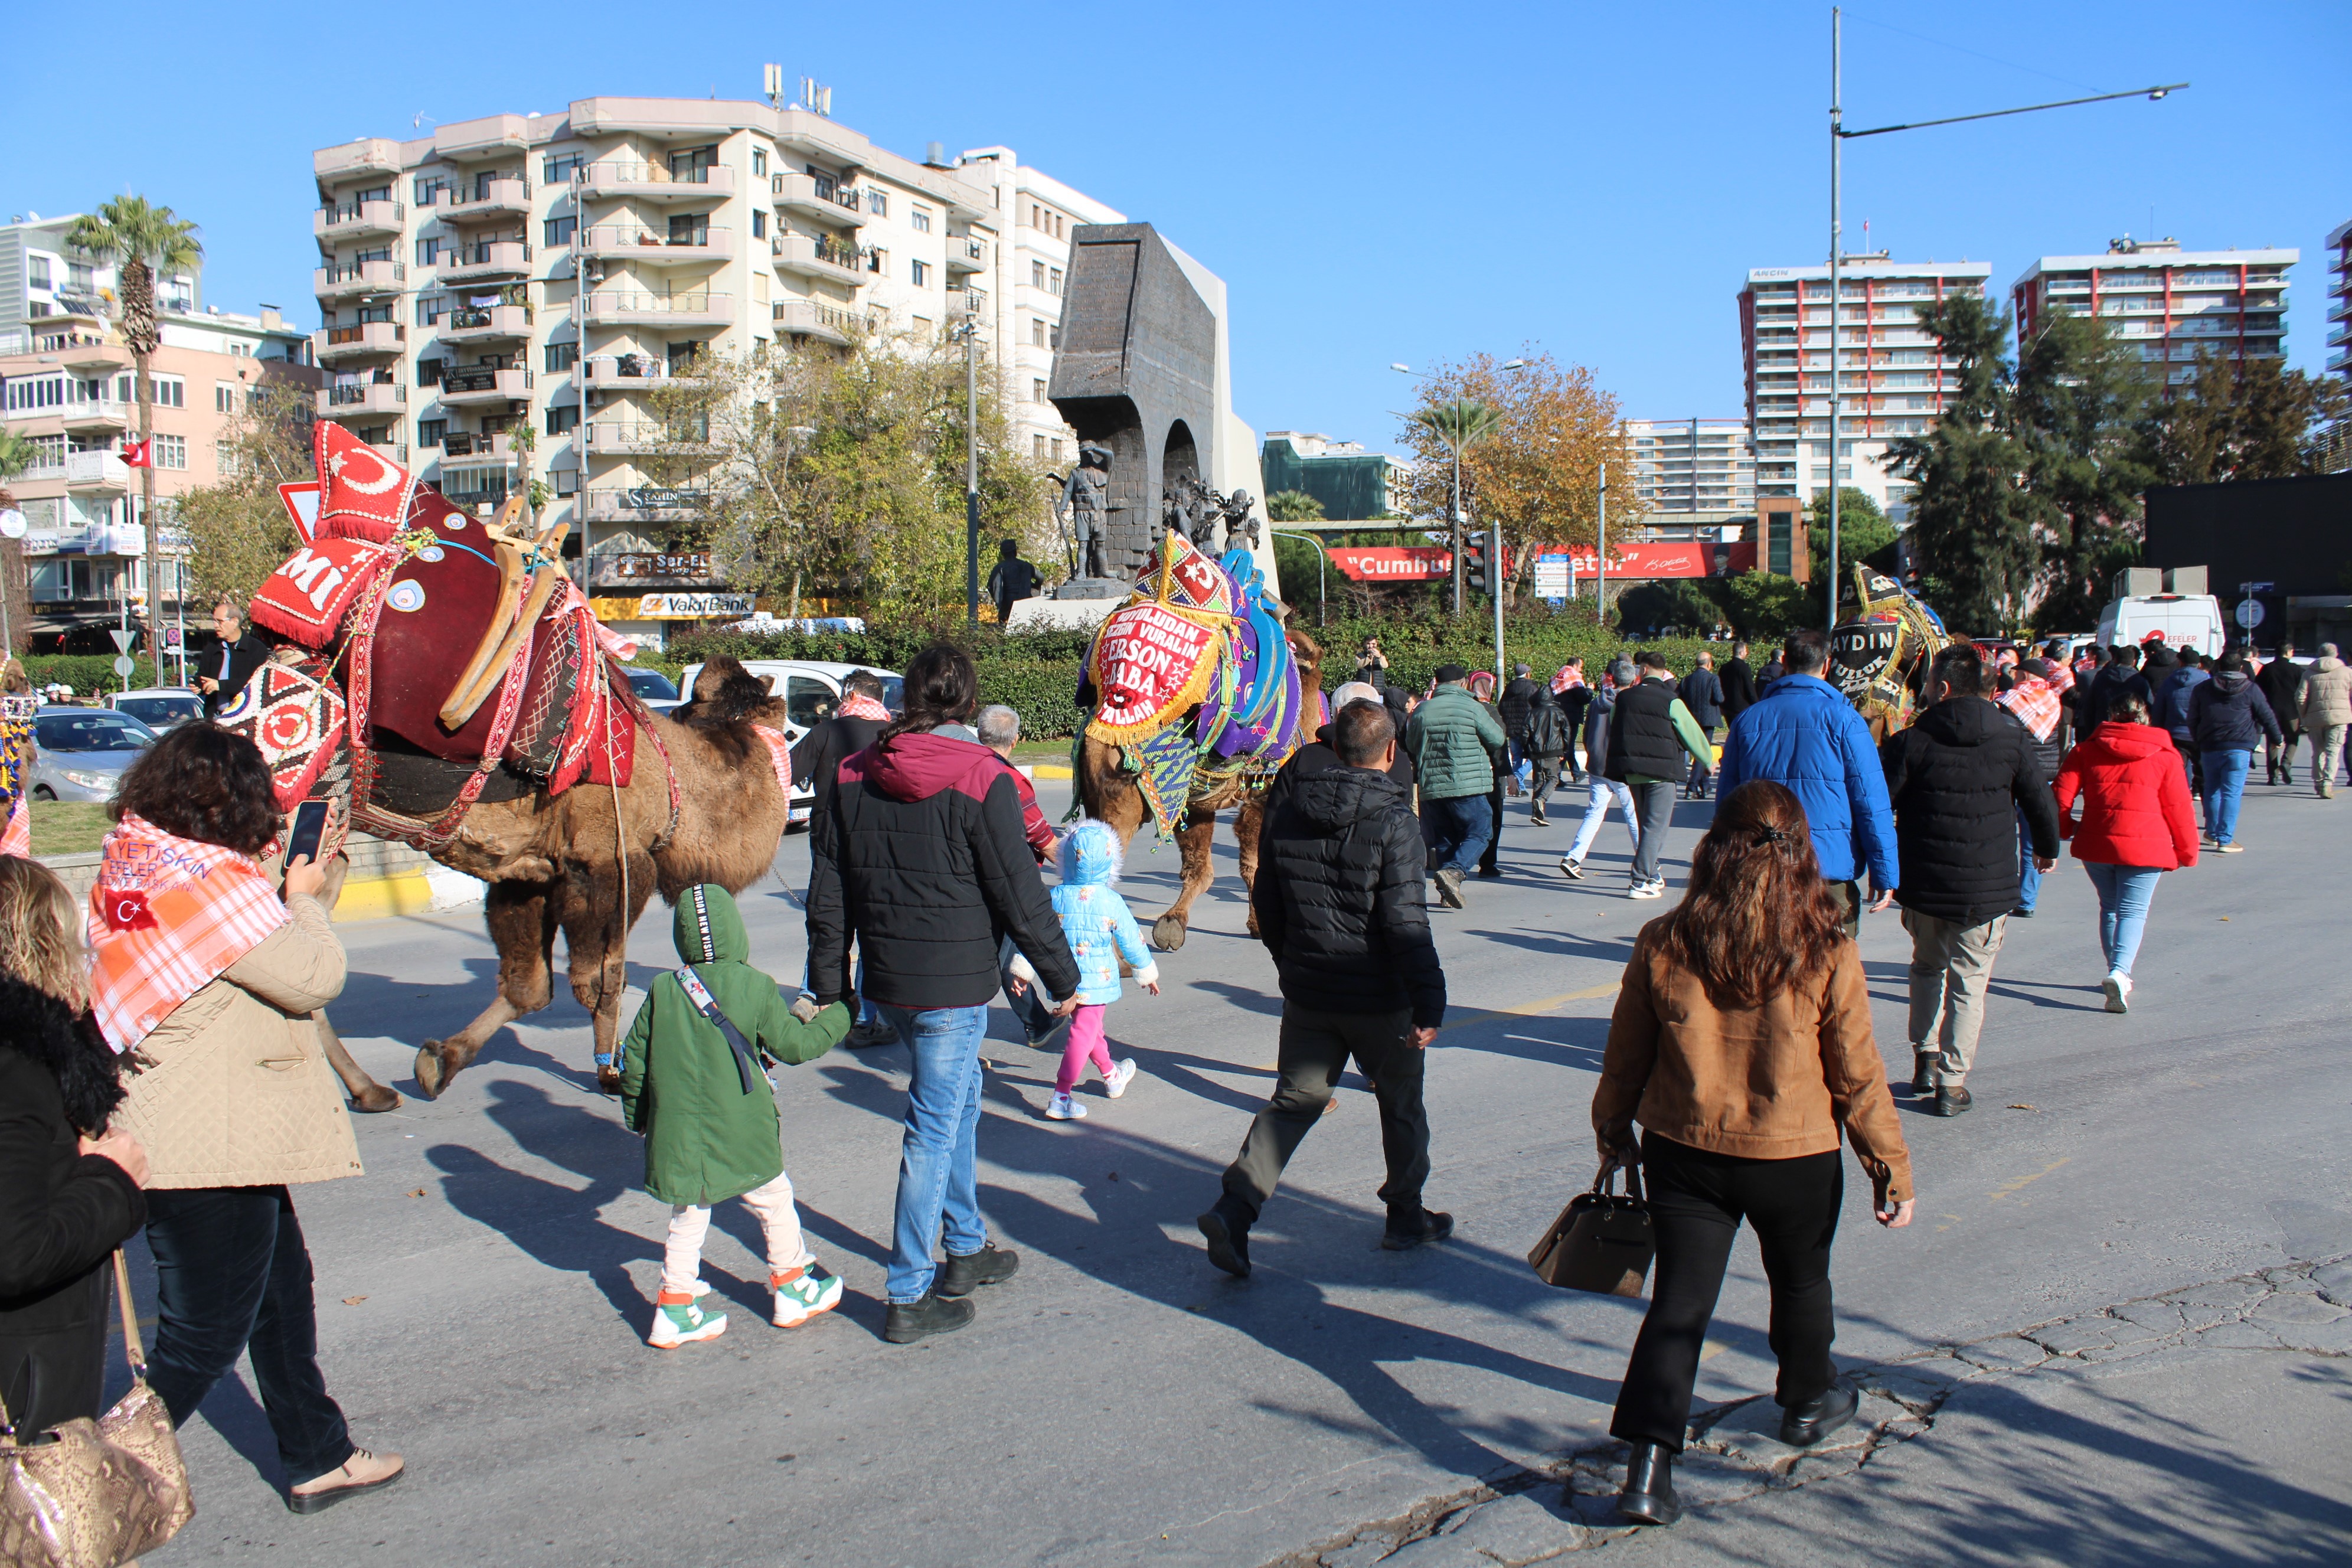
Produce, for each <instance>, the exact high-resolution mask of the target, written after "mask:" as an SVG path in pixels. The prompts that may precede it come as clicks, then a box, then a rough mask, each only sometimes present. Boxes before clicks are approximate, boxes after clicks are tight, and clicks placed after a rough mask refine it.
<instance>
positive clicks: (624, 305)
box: [588, 289, 735, 327]
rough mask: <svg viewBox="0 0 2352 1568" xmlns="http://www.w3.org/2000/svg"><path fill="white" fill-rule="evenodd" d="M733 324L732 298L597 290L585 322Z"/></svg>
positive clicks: (670, 325) (707, 325)
mask: <svg viewBox="0 0 2352 1568" xmlns="http://www.w3.org/2000/svg"><path fill="white" fill-rule="evenodd" d="M734 320H735V297H734V296H733V295H731V294H708V293H704V292H702V291H701V290H699V289H698V290H696V291H694V292H692V293H688V294H643V293H636V292H633V291H630V290H627V289H598V290H596V291H594V292H593V293H591V294H590V295H589V296H588V321H589V322H590V323H591V324H592V325H595V326H625V325H635V326H651V327H723V326H727V325H729V324H730V323H731V322H732V321H734Z"/></svg>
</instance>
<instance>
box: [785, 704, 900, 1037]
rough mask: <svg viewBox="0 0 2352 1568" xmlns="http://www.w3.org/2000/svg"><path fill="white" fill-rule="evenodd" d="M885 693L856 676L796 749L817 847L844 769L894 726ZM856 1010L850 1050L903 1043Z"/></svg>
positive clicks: (869, 1011) (879, 1020) (878, 1020)
mask: <svg viewBox="0 0 2352 1568" xmlns="http://www.w3.org/2000/svg"><path fill="white" fill-rule="evenodd" d="M882 692H883V687H882V678H881V677H880V676H878V675H877V674H875V673H874V672H873V671H872V670H870V669H857V670H852V671H851V672H850V674H849V678H848V679H845V680H844V681H843V682H842V683H841V707H840V708H839V709H838V710H835V713H834V715H833V717H832V718H830V719H827V720H825V721H824V722H823V723H821V724H818V725H817V726H816V727H815V728H814V729H812V730H811V731H809V732H808V733H807V734H805V735H803V736H802V737H801V740H800V744H799V745H797V746H794V747H793V758H792V763H793V777H794V778H795V779H806V780H807V781H808V785H809V788H810V789H811V790H812V791H814V796H813V798H812V799H811V800H810V802H809V842H810V843H811V844H814V843H815V842H816V841H817V840H818V839H819V838H820V837H823V836H824V824H825V820H826V818H828V817H829V816H831V815H832V813H833V797H834V793H835V786H836V782H837V780H838V777H839V775H840V773H841V764H842V763H845V762H846V761H847V760H848V759H850V758H851V757H854V756H856V755H857V753H858V752H862V751H864V750H865V749H866V747H868V746H870V745H872V744H873V743H874V742H876V741H877V740H878V739H880V738H881V734H882V731H883V728H884V727H885V726H886V725H887V724H888V723H889V722H890V710H889V709H887V708H886V707H884V706H883V705H882ZM860 984H861V985H862V984H863V982H862V980H861V983H860ZM855 1010H856V1013H857V1015H858V1017H857V1022H856V1025H855V1026H852V1027H851V1029H850V1031H849V1037H848V1038H847V1039H845V1040H844V1041H842V1044H843V1045H844V1046H845V1047H848V1048H849V1049H850V1050H853V1051H862V1050H866V1049H869V1048H871V1047H875V1046H887V1045H888V1044H889V1043H890V1042H891V1041H893V1040H895V1039H897V1038H898V1030H896V1029H894V1028H892V1027H891V1026H889V1024H888V1023H887V1021H886V1020H885V1019H884V1018H883V1016H882V1014H881V1011H880V1010H879V1009H878V1008H877V1007H876V1006H875V1005H873V1004H872V1003H871V1002H865V1001H861V1002H859V1003H858V1004H857V1006H856V1009H855Z"/></svg>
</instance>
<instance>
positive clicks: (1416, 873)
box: [1250, 768, 1445, 1028]
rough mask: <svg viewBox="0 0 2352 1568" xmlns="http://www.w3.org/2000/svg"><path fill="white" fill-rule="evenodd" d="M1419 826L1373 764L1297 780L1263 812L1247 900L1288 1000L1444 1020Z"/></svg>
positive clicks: (1422, 1022) (1429, 1022) (1335, 1009)
mask: <svg viewBox="0 0 2352 1568" xmlns="http://www.w3.org/2000/svg"><path fill="white" fill-rule="evenodd" d="M1426 883H1427V873H1426V869H1425V862H1424V860H1423V853H1422V843H1421V824H1420V823H1419V822H1417V821H1415V820H1414V818H1413V816H1412V812H1411V811H1409V810H1407V809H1406V806H1405V793H1404V791H1402V789H1399V788H1398V787H1397V786H1396V784H1395V783H1394V782H1393V781H1392V780H1391V779H1390V778H1388V777H1387V776H1386V775H1385V774H1382V773H1374V772H1372V771H1371V770H1370V769H1369V768H1339V769H1335V770H1333V771H1331V772H1328V773H1318V774H1315V775H1313V776H1311V777H1307V778H1303V779H1300V780H1299V781H1298V782H1297V784H1296V785H1295V786H1294V788H1293V789H1292V791H1291V794H1290V796H1289V798H1288V799H1287V800H1286V801H1285V802H1283V803H1282V805H1279V806H1278V807H1276V809H1275V810H1274V812H1273V813H1272V814H1271V815H1270V816H1268V817H1267V818H1266V823H1265V829H1264V831H1263V833H1262V834H1261V836H1260V837H1259V839H1258V852H1257V881H1256V884H1255V886H1254V887H1253V888H1252V889H1250V902H1251V905H1252V907H1253V909H1254V910H1255V912H1256V915H1257V929H1258V936H1259V938H1260V940H1262V941H1263V942H1265V946H1266V951H1267V952H1270V953H1272V954H1273V955H1274V964H1275V969H1276V972H1277V973H1279V974H1280V975H1281V977H1282V994H1283V997H1284V999H1285V1000H1286V1001H1291V1002H1296V1003H1297V1004H1298V1005H1300V1006H1302V1007H1315V1008H1319V1009H1321V1010H1323V1011H1325V1012H1328V1013H1393V1012H1397V1011H1399V1010H1401V1009H1403V1008H1407V1007H1410V1008H1412V1021H1413V1023H1414V1024H1415V1025H1417V1026H1422V1027H1424V1028H1434V1027H1436V1026H1438V1025H1440V1024H1442V1023H1444V1021H1445V972H1444V970H1443V969H1441V968H1440V967H1439V966H1438V963H1437V945H1436V943H1435V942H1432V941H1431V940H1430V935H1429V911H1428V909H1427V907H1426V905H1425V903H1424V901H1423V900H1424V899H1425V897H1426V893H1427V889H1426Z"/></svg>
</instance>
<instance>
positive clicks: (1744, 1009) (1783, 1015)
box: [1592, 779, 1912, 1524]
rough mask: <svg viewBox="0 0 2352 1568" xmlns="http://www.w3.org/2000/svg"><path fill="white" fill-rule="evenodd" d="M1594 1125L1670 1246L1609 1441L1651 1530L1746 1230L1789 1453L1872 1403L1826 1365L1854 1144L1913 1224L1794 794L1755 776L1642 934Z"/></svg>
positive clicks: (1879, 1066) (1862, 1018)
mask: <svg viewBox="0 0 2352 1568" xmlns="http://www.w3.org/2000/svg"><path fill="white" fill-rule="evenodd" d="M1636 1121H1638V1122H1640V1123H1641V1125H1642V1135H1641V1139H1640V1142H1639V1143H1638V1144H1637V1143H1636V1142H1635V1141H1634V1136H1633V1124H1634V1123H1635V1122H1636ZM1592 1127H1593V1131H1594V1132H1595V1133H1596V1134H1597V1136H1598V1138H1599V1142H1600V1145H1601V1170H1602V1171H1603V1173H1606V1172H1608V1171H1610V1170H1612V1169H1613V1168H1614V1167H1616V1166H1618V1165H1635V1164H1638V1165H1639V1166H1640V1167H1641V1169H1642V1171H1643V1174H1644V1176H1645V1178H1646V1185H1647V1187H1648V1197H1649V1204H1650V1213H1651V1216H1652V1221H1653V1226H1654V1235H1655V1237H1656V1238H1657V1274H1656V1278H1655V1279H1654V1282H1653V1286H1652V1289H1651V1296H1650V1310H1649V1314H1648V1315H1647V1316H1646V1317H1644V1318H1643V1320H1642V1331H1641V1335H1640V1337H1639V1338H1638V1339H1636V1340H1635V1341H1634V1343H1633V1362H1632V1363H1631V1364H1630V1365H1629V1366H1627V1367H1626V1369H1625V1381H1624V1384H1623V1385H1622V1388H1621V1390H1620V1392H1619V1394H1618V1396H1617V1414H1616V1418H1615V1419H1614V1420H1613V1421H1612V1423H1611V1424H1610V1428H1609V1429H1610V1431H1611V1432H1612V1434H1614V1435H1615V1436H1618V1437H1620V1438H1622V1439H1623V1440H1624V1441H1625V1442H1626V1443H1628V1444H1630V1445H1631V1446H1632V1449H1633V1453H1632V1458H1631V1460H1630V1462H1629V1464H1628V1465H1627V1468H1626V1473H1625V1489H1624V1491H1623V1492H1622V1494H1621V1495H1620V1497H1619V1498H1618V1500H1617V1506H1618V1510H1619V1511H1620V1512H1621V1513H1622V1514H1624V1515H1625V1517H1627V1518H1628V1519H1631V1520H1633V1521H1635V1522H1637V1523H1643V1524H1671V1523H1673V1522H1674V1521H1675V1519H1677V1518H1679V1517H1680V1516H1681V1513H1682V1508H1681V1505H1680V1503H1679V1502H1677V1501H1676V1500H1675V1490H1674V1475H1673V1471H1674V1457H1675V1455H1676V1454H1678V1453H1680V1452H1681V1451H1682V1447H1683V1436H1684V1430H1685V1425H1686V1424H1687V1423H1688V1421H1689V1419H1690V1402H1691V1387H1692V1385H1693V1384H1694V1383H1695V1382H1696V1379H1697V1376H1698V1358H1699V1347H1700V1344H1701V1343H1702V1342H1703V1341H1704V1340H1705V1339H1706V1326H1707V1321H1708V1320H1709V1319H1710V1318H1711V1317H1713V1316H1714V1313H1715V1301H1716V1297H1717V1294H1718V1293H1719V1292H1720V1291H1721V1289H1722V1288H1723V1271H1724V1266H1725V1264H1726V1263H1727V1260H1728V1259H1729V1258H1730V1256H1731V1243H1732V1238H1733V1237H1734V1236H1735V1235H1736V1234H1737V1233H1738V1229H1739V1223H1740V1221H1741V1220H1743V1219H1745V1220H1746V1221H1747V1222H1748V1224H1749V1225H1751V1226H1755V1228H1756V1238H1757V1242H1758V1245H1759V1247H1760V1248H1761V1250H1762V1252H1763V1256H1764V1274H1765V1278H1766V1279H1768V1280H1769V1281H1770V1283H1771V1289H1772V1321H1771V1344H1772V1350H1773V1353H1774V1354H1775V1355H1777V1356H1778V1357H1779V1358H1780V1384H1779V1387H1778V1389H1777V1391H1776V1394H1775V1397H1776V1399H1777V1400H1778V1401H1779V1403H1780V1407H1781V1410H1782V1412H1783V1415H1782V1416H1781V1422H1780V1440H1781V1441H1782V1442H1784V1443H1787V1444H1789V1445H1790V1446H1791V1447H1808V1446H1810V1445H1811V1444H1814V1443H1818V1442H1819V1441H1821V1439H1822V1437H1824V1436H1827V1435H1828V1434H1829V1433H1831V1432H1832V1431H1834V1430H1836V1429H1837V1428H1838V1427H1840V1426H1843V1425H1844V1424H1845V1423H1846V1422H1847V1421H1849V1420H1851V1419H1852V1418H1853V1413H1854V1409H1855V1407H1856V1405H1858V1404H1859V1403H1860V1395H1859V1394H1857V1393H1856V1392H1855V1390H1854V1388H1853V1384H1850V1383H1847V1382H1844V1381H1843V1380H1842V1379H1840V1378H1839V1376H1838V1374H1837V1365H1836V1363H1834V1362H1833V1361H1832V1360H1831V1359H1830V1342H1831V1339H1832V1336H1833V1335H1834V1333H1835V1329H1836V1325H1835V1322H1834V1320H1833V1317H1832V1311H1831V1303H1830V1243H1831V1241H1832V1239H1833V1238H1834V1237H1835V1236H1836V1235H1837V1224H1838V1211H1839V1208H1840V1206H1841V1205H1842V1204H1843V1200H1844V1192H1845V1184H1844V1176H1843V1170H1842V1169H1841V1167H1840V1165H1839V1163H1838V1142H1839V1136H1840V1133H1841V1132H1843V1135H1844V1136H1845V1138H1847V1139H1848V1140H1850V1141H1851V1142H1853V1152H1854V1157H1855V1158H1856V1159H1857V1160H1859V1161H1860V1162H1861V1163H1862V1168H1863V1170H1864V1173H1867V1174H1868V1175H1869V1177H1870V1181H1871V1188H1872V1194H1873V1197H1872V1204H1871V1208H1872V1212H1873V1213H1874V1215H1875V1216H1876V1218H1877V1220H1878V1223H1879V1224H1881V1225H1883V1226H1887V1227H1889V1228H1890V1229H1892V1228H1896V1227H1900V1226H1906V1225H1908V1224H1910V1223H1911V1204H1912V1189H1911V1157H1910V1153H1909V1152H1908V1151H1907V1150H1906V1148H1905V1146H1904V1142H1903V1131H1902V1129H1901V1128H1900V1127H1899V1126H1897V1125H1896V1122H1895V1100H1894V1098H1893V1096H1892V1095H1891V1094H1890V1093H1889V1092H1888V1090H1887V1087H1886V1062H1885V1058H1884V1057H1882V1056H1881V1055H1880V1054H1879V1049H1878V1045H1877V1042H1876V1041H1875V1040H1874V1038H1873V1037H1872V1035H1871V1029H1870V993H1869V990H1868V988H1867V986H1866V985H1865V984H1864V981H1863V973H1862V961H1861V959H1860V957H1859V956H1858V955H1857V954H1856V952H1855V951H1854V945H1853V941H1852V939H1850V938H1849V937H1847V935H1846V934H1845V924H1844V917H1843V913H1842V912H1841V910H1840V909H1839V906H1838V903H1837V900H1835V899H1834V898H1832V896H1831V894H1830V891H1829V889H1828V887H1827V886H1826V885H1825V884H1823V882H1822V876H1821V867H1820V865H1819V863H1818V862H1817V861H1815V859H1814V858H1813V846H1812V834H1811V829H1810V828H1809V827H1808V826H1807V824H1806V821H1805V813H1804V809H1803V808H1802V807H1801V806H1800V805H1798V804H1797V797H1796V796H1795V795H1792V794H1790V792H1789V791H1788V790H1787V789H1785V788H1783V787H1782V786H1781V785H1780V784H1772V783H1769V782H1768V781H1765V780H1761V779H1759V780H1755V781H1753V782H1751V783H1748V784H1741V785H1740V786H1739V787H1738V788H1737V789H1735V790H1733V791H1732V792H1731V794H1730V795H1727V796H1726V797H1725V798H1724V800H1723V802H1722V804H1720V805H1717V808H1716V814H1715V823H1714V826H1711V827H1709V828H1708V829H1707V833H1706V837H1705V838H1703V839H1701V840H1700V841H1699V846H1698V849H1697V852H1696V855H1694V856H1693V858H1692V860H1691V877H1690V889H1689V891H1688V892H1687V893H1686V894H1685V897H1684V899H1683V901H1682V903H1681V904H1680V905H1679V906H1677V907H1676V908H1675V910H1674V911H1673V912H1672V913H1670V914H1667V915H1665V916H1664V917H1662V918H1660V919H1658V920H1654V921H1651V922H1650V923H1649V924H1648V925H1646V926H1644V927H1643V928H1642V934H1641V935H1640V936H1639V937H1638V938H1636V939H1635V940H1634V943H1633V958H1632V959H1631V960H1630V961H1629V962H1628V963H1626V965H1625V982H1624V985H1623V987H1622V989H1621V990H1620V991H1619V992H1618V993H1617V1011H1616V1015H1615V1016H1614V1017H1613V1018H1612V1019H1611V1021H1610V1025H1609V1047H1608V1050H1607V1052H1606V1054H1605V1056H1604V1058H1603V1060H1602V1063H1601V1083H1600V1087H1599V1088H1598V1089H1596V1090H1595V1091H1594V1093H1593V1096H1592Z"/></svg>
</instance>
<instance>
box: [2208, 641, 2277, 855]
mask: <svg viewBox="0 0 2352 1568" xmlns="http://www.w3.org/2000/svg"><path fill="white" fill-rule="evenodd" d="M2214 670H2215V673H2214V675H2213V677H2212V678H2211V679H2209V680H2206V681H2204V682H2203V683H2201V684H2200V685H2199V686H2198V688H2197V689H2195V690H2194V691H2191V692H2190V693H2189V743H2190V745H2191V746H2192V747H2193V748H2194V749H2195V752H2196V755H2197V766H2198V769H2199V771H2200V772H2201V773H2203V774H2204V775H2205V842H2206V843H2208V844H2210V845H2211V846H2212V847H2214V848H2216V849H2218V850H2220V851H2221V853H2222V854H2224V855H2235V854H2237V853H2238V852H2239V851H2240V850H2242V849H2243V848H2244V847H2245V846H2244V845H2242V844H2240V843H2239V842H2238V803H2239V802H2240V801H2242V799H2244V798H2245V794H2246V774H2247V773H2251V772H2252V770H2253V765H2254V750H2255V748H2256V747H2258V746H2260V745H2262V744H2263V742H2264V741H2265V740H2267V741H2268V742H2269V743H2270V744H2271V745H2273V746H2276V745H2278V744H2279V743H2280V739H2281V731H2280V730H2279V722H2278V718H2277V716H2276V715H2275V714H2273V712H2272V711H2271V705H2270V702H2269V700H2267V699H2265V698H2264V697H2263V693H2262V689H2261V688H2259V687H2257V686H2256V685H2255V684H2254V678H2253V677H2252V676H2251V675H2248V674H2247V673H2246V661H2245V658H2244V657H2243V656H2242V655H2240V654H2234V653H2225V654H2223V655H2222V656H2221V658H2219V659H2218V660H2216V661H2215V663H2214Z"/></svg>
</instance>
